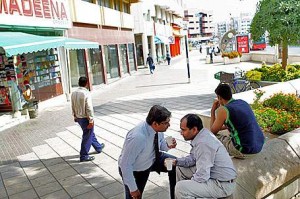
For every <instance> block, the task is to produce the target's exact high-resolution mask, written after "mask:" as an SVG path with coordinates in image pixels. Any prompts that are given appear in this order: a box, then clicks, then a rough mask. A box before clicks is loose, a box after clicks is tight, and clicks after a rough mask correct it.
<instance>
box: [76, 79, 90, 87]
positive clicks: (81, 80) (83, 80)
mask: <svg viewBox="0 0 300 199" xmlns="http://www.w3.org/2000/svg"><path fill="white" fill-rule="evenodd" d="M87 82H88V80H87V78H86V77H80V78H79V80H78V85H79V86H80V87H85V86H86V85H87Z"/></svg>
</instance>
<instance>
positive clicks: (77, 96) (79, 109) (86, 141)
mask: <svg viewBox="0 0 300 199" xmlns="http://www.w3.org/2000/svg"><path fill="white" fill-rule="evenodd" d="M78 85H79V88H78V89H77V90H76V91H74V92H73V93H72V96H71V102H72V114H73V116H74V121H75V122H78V124H79V125H80V126H81V129H82V131H83V134H82V142H81V150H80V162H84V161H92V160H94V159H95V157H93V156H89V154H88V153H89V151H90V148H91V146H93V147H94V149H95V150H96V152H97V153H101V151H102V149H103V147H104V144H100V143H99V142H98V141H97V138H96V136H95V133H94V120H93V118H94V110H93V105H92V97H91V94H90V92H89V90H88V89H87V88H88V80H87V78H86V77H80V78H79V81H78Z"/></svg>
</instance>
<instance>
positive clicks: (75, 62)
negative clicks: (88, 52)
mask: <svg viewBox="0 0 300 199" xmlns="http://www.w3.org/2000/svg"><path fill="white" fill-rule="evenodd" d="M69 54H70V70H71V85H72V86H74V87H77V86H78V79H79V77H81V76H86V68H85V59H84V50H83V49H80V50H70V53H69Z"/></svg>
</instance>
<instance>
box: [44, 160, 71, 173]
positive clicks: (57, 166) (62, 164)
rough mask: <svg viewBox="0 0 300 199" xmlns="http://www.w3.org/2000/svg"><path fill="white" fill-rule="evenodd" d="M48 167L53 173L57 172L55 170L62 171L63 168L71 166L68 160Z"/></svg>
mask: <svg viewBox="0 0 300 199" xmlns="http://www.w3.org/2000/svg"><path fill="white" fill-rule="evenodd" d="M47 168H48V170H49V171H50V172H51V173H55V172H58V171H61V170H65V169H70V168H71V166H70V165H69V164H68V163H66V162H62V163H60V164H55V165H52V166H48V167H47Z"/></svg>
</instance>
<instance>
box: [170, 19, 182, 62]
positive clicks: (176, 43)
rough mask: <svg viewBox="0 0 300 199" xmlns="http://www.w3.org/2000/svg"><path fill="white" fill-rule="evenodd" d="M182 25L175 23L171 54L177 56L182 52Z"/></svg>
mask: <svg viewBox="0 0 300 199" xmlns="http://www.w3.org/2000/svg"><path fill="white" fill-rule="evenodd" d="M180 30H181V27H179V26H177V25H175V24H173V26H172V32H173V39H172V40H173V42H172V44H170V51H171V56H172V57H175V56H177V55H180V54H181V43H182V42H181V38H182V37H183V35H182V34H181V33H180Z"/></svg>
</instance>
